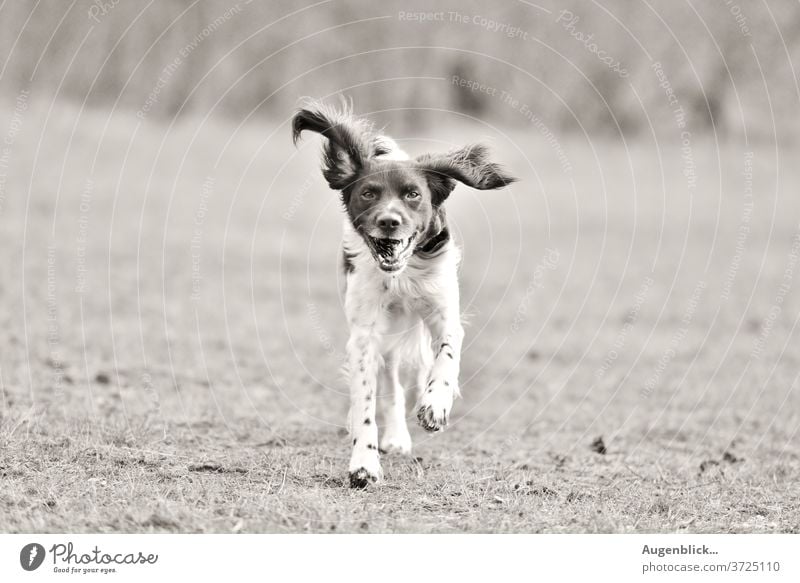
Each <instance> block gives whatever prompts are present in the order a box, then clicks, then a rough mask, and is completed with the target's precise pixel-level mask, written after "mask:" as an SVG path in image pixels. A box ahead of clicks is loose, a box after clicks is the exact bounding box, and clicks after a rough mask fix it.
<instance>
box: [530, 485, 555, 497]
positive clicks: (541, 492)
mask: <svg viewBox="0 0 800 583" xmlns="http://www.w3.org/2000/svg"><path fill="white" fill-rule="evenodd" d="M529 494H530V495H532V496H542V497H544V498H555V497H556V496H558V493H557V492H556V491H555V490H553V489H552V488H548V487H547V486H539V487H538V488H533V489H532V490H531V491H530V492H529Z"/></svg>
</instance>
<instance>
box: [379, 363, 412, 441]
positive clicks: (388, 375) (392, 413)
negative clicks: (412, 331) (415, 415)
mask: <svg viewBox="0 0 800 583" xmlns="http://www.w3.org/2000/svg"><path fill="white" fill-rule="evenodd" d="M384 358H385V366H384V367H383V369H382V370H381V372H380V377H379V381H378V382H379V386H380V391H381V394H380V397H379V398H380V408H381V413H382V414H383V431H382V433H383V435H382V436H381V453H400V454H406V455H407V454H410V453H411V434H410V433H409V432H408V425H406V396H405V391H404V389H403V385H402V384H401V382H400V362H399V359H398V358H397V357H396V356H394V355H392V354H389V355H388V356H386V357H384Z"/></svg>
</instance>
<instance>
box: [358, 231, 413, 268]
mask: <svg viewBox="0 0 800 583" xmlns="http://www.w3.org/2000/svg"><path fill="white" fill-rule="evenodd" d="M416 238H417V234H416V233H414V234H413V235H411V236H410V237H407V238H405V239H389V238H377V237H370V236H367V238H366V239H367V242H368V243H369V247H370V249H371V250H372V254H373V255H374V256H375V260H376V261H377V262H378V267H380V268H381V269H382V270H383V271H389V272H393V271H400V270H401V269H403V267H405V265H406V261H408V258H409V257H410V256H411V254H412V253H413V252H414V240H415V239H416Z"/></svg>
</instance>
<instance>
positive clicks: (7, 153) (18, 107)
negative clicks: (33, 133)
mask: <svg viewBox="0 0 800 583" xmlns="http://www.w3.org/2000/svg"><path fill="white" fill-rule="evenodd" d="M29 98H30V91H29V90H28V89H22V90H21V91H20V92H19V93H18V94H17V97H16V99H15V100H14V110H13V111H12V112H11V121H10V122H9V124H8V130H7V131H6V135H5V138H3V143H2V145H1V146H2V147H0V215H2V214H3V208H4V207H5V203H6V184H7V183H8V170H9V168H10V167H11V151H12V147H13V146H14V142H15V141H16V140H17V136H18V135H19V133H20V131H21V130H22V120H23V114H24V113H25V112H26V111H27V109H28V99H29Z"/></svg>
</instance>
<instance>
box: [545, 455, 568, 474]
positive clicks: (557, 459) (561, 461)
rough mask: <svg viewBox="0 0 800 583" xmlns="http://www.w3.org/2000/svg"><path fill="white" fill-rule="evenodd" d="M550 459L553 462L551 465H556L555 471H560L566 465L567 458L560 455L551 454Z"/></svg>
mask: <svg viewBox="0 0 800 583" xmlns="http://www.w3.org/2000/svg"><path fill="white" fill-rule="evenodd" d="M549 455H550V459H551V460H553V463H554V464H555V465H556V469H557V470H560V469H562V468H563V467H564V466H565V465H566V463H567V456H565V455H561V454H560V453H551V454H549Z"/></svg>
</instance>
